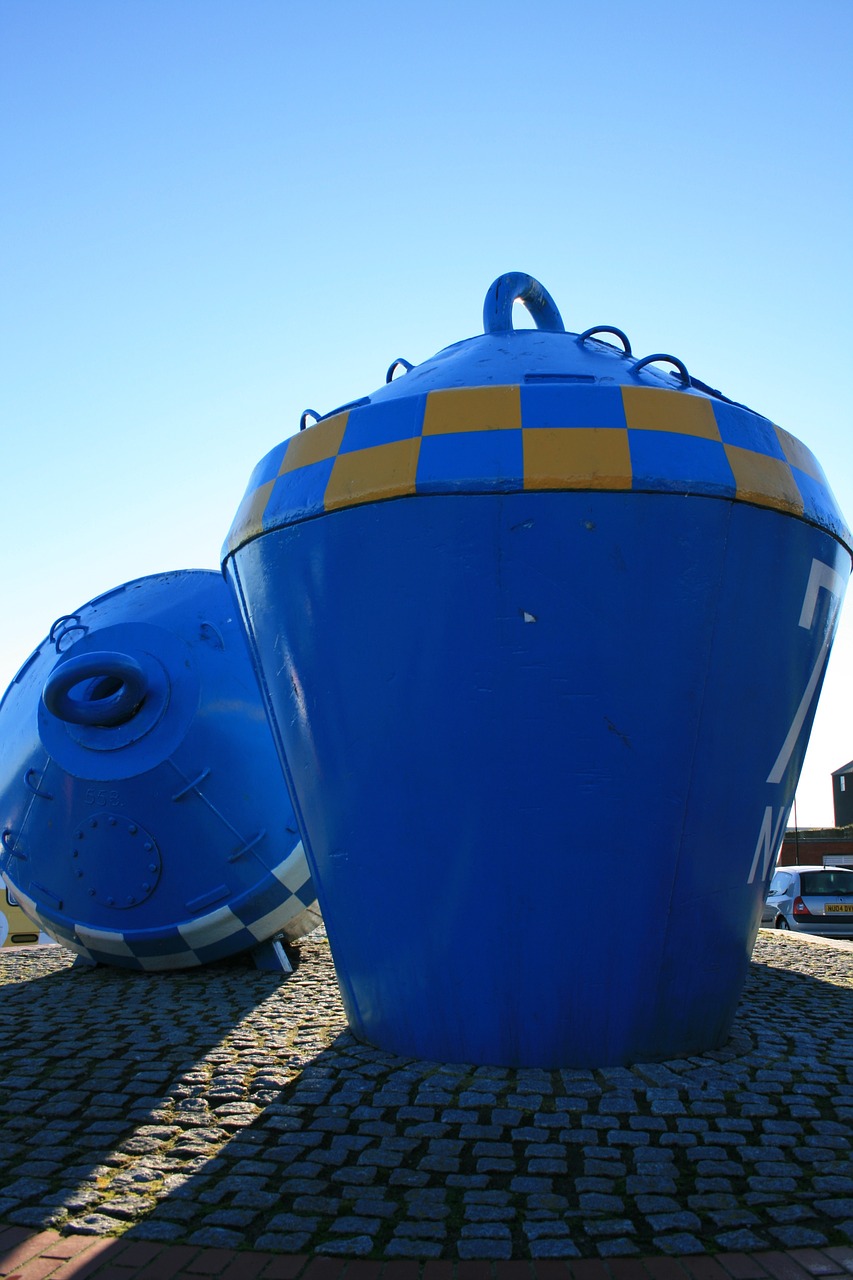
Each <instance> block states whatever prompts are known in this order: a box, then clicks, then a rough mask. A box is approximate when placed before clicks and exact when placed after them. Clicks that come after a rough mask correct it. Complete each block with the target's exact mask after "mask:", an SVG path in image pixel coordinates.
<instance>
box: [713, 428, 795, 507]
mask: <svg viewBox="0 0 853 1280" xmlns="http://www.w3.org/2000/svg"><path fill="white" fill-rule="evenodd" d="M725 449H726V457H727V458H728V460H729V465H730V466H731V469H732V472H733V474H734V478H735V483H736V485H737V498H738V500H739V501H740V502H754V503H755V504H756V505H757V506H759V507H775V508H776V509H777V510H778V511H791V512H793V513H795V514H796V515H802V511H803V499H802V496H801V494H800V491H799V489H798V488H797V485H796V481H795V480H794V477H793V475H792V474H791V468H790V467H789V466H788V464H787V462H783V461H782V460H781V458H770V457H768V455H767V454H765V453H753V452H752V450H751V449H741V448H740V447H739V446H738V445H734V444H727V445H726V446H725Z"/></svg>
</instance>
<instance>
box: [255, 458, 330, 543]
mask: <svg viewBox="0 0 853 1280" xmlns="http://www.w3.org/2000/svg"><path fill="white" fill-rule="evenodd" d="M334 465H335V460H334V458H324V459H323V460H322V462H311V463H309V464H308V466H306V467H299V468H298V470H296V471H286V472H285V473H284V475H283V476H279V477H278V479H277V480H276V482H275V484H274V485H273V487H272V492H271V493H270V496H269V501H268V502H267V505H266V509H265V511H264V528H265V529H269V528H272V527H274V526H275V525H277V524H284V523H289V522H291V521H293V520H302V519H305V518H307V517H308V516H316V515H321V514H322V513H323V511H324V509H325V508H324V505H323V500H324V498H325V496H326V486H327V485H328V483H329V476H330V475H331V474H332V467H333V466H334Z"/></svg>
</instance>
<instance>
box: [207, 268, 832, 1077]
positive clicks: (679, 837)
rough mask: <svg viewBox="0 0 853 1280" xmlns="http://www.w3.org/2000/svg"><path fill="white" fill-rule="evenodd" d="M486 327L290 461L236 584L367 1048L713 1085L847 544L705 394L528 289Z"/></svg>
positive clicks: (309, 433)
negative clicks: (711, 1073) (634, 1071)
mask: <svg viewBox="0 0 853 1280" xmlns="http://www.w3.org/2000/svg"><path fill="white" fill-rule="evenodd" d="M516 297H522V298H523V299H524V300H525V301H526V303H527V305H528V306H529V307H530V309H531V311H532V313H533V315H534V318H535V319H536V320H537V323H540V322H541V326H542V327H540V328H537V329H536V330H519V331H515V330H513V329H512V327H511V307H512V301H513V299H514V298H516ZM484 320H485V328H486V333H485V334H484V336H482V337H480V338H473V339H470V340H467V341H465V342H462V343H457V344H455V345H454V346H451V347H449V348H447V349H446V350H445V351H443V352H440V353H439V354H438V356H436V357H435V358H434V359H433V360H430V361H427V362H425V363H424V364H423V365H420V366H417V367H415V368H412V369H411V370H410V371H408V372H406V373H405V374H404V375H403V376H399V377H397V378H395V379H393V381H390V382H387V383H386V385H385V386H383V387H382V388H380V389H379V390H378V391H377V392H375V393H372V394H371V395H370V396H369V397H366V398H365V399H363V400H361V401H356V402H354V404H353V405H351V406H350V407H348V408H347V407H345V408H344V409H343V410H341V411H338V412H336V413H335V414H332V415H329V416H327V417H325V418H323V419H321V420H320V421H319V422H318V423H317V424H316V425H315V426H313V427H310V428H308V429H306V430H304V431H302V432H300V433H299V434H297V435H296V436H294V437H293V438H291V439H290V440H288V441H285V442H284V443H283V444H282V445H280V446H279V447H278V448H277V449H275V450H273V451H272V452H271V453H270V454H269V455H268V456H267V457H266V458H265V459H263V460H262V461H261V463H259V465H258V467H257V468H256V470H255V473H254V475H253V477H252V480H251V481H250V485H249V490H248V492H247V495H246V498H245V500H244V502H243V504H242V505H241V507H240V510H239V511H238V513H237V516H236V518H235V521H234V525H233V527H232V530H231V533H230V535H229V538H228V541H227V543H226V547H225V550H224V557H225V565H226V571H227V574H228V576H229V579H230V581H231V583H232V585H233V588H234V591H235V595H236V598H237V600H238V602H239V607H240V609H241V611H242V614H243V618H244V622H245V625H246V628H247V632H248V635H249V638H250V645H251V649H252V653H253V657H254V661H255V663H256V666H257V669H258V671H259V673H260V676H261V679H262V682H263V685H264V689H265V694H266V697H267V699H268V707H269V711H270V716H271V721H272V723H273V726H274V731H275V734H276V738H277V742H278V745H279V750H280V752H281V755H282V758H283V760H284V761H285V764H286V769H287V772H288V777H289V785H290V788H291V793H292V796H293V799H294V803H295V807H296V811H297V814H298V817H299V821H300V825H301V827H302V830H303V834H304V837H305V840H306V851H307V854H308V858H309V862H310V864H311V866H312V870H313V871H314V874H315V881H316V884H317V890H318V896H319V900H320V903H321V905H322V908H323V914H324V918H325V921H326V927H327V930H328V934H329V939H330V943H331V947H332V952H333V956H334V959H335V964H336V967H337V971H338V976H339V979H340V983H341V988H342V992H343V996H344V1000H345V1004H346V1009H347V1015H348V1018H349V1021H350V1025H351V1027H352V1028H353V1030H354V1031H355V1032H356V1034H357V1035H359V1036H360V1037H362V1038H363V1039H365V1040H368V1041H370V1042H372V1043H374V1044H377V1045H380V1046H381V1047H383V1048H385V1049H390V1050H393V1051H395V1052H398V1053H403V1054H412V1055H416V1056H420V1057H430V1058H436V1059H441V1060H451V1061H469V1062H478V1063H504V1064H512V1065H535V1066H563V1065H565V1066H606V1065H618V1064H624V1063H628V1062H632V1061H642V1060H652V1059H660V1058H666V1057H671V1056H678V1055H683V1054H689V1053H697V1052H701V1051H703V1050H706V1049H710V1048H713V1047H717V1046H719V1045H720V1044H722V1043H723V1042H724V1040H725V1038H726V1036H727V1034H728V1031H729V1028H730V1025H731V1021H732V1018H733V1016H734V1012H735V1008H736V1005H737V1001H738V997H739V994H740V990H741V985H742V982H743V978H744V976H745V973H746V968H747V964H748V961H749V956H750V954H751V950H752V945H753V942H754V938H755V934H756V931H757V928H758V922H759V918H760V911H761V905H762V901H763V898H764V892H765V887H766V884H767V881H768V877H769V873H770V870H771V867H772V863H773V861H774V859H775V854H776V850H777V848H778V844H779V842H780V840H781V836H782V834H783V833H784V830H785V824H786V816H787V813H788V810H789V807H790V805H791V803H792V799H793V794H794V789H795V786H796V781H797V778H798V776H799V772H800V768H801V765H802V760H803V756H804V753H805V747H806V742H807V739H808V734H809V730H810V727H811V722H812V718H813V715H814V710H815V705H816V700H817V697H818V694H819V690H820V685H821V682H822V679H823V673H824V669H825V664H826V659H827V656H828V652H829V647H830V644H831V640H832V636H833V633H834V628H835V623H836V619H837V614H838V609H839V607H840V603H841V599H842V596H843V593H844V590H845V586H846V582H847V578H848V576H849V572H850V567H851V550H850V548H851V540H850V534H849V532H848V530H847V528H846V525H845V523H844V521H843V518H842V516H841V514H840V512H839V511H838V509H837V506H836V504H835V501H834V499H833V497H832V494H831V492H830V490H829V488H828V485H827V484H826V480H825V477H824V476H823V473H822V471H821V470H820V467H819V466H818V464H817V462H816V461H815V459H814V458H813V456H812V455H811V453H810V452H809V451H808V450H807V449H806V448H805V446H803V445H802V444H801V443H800V442H799V441H798V440H796V439H795V438H794V437H793V436H791V435H789V434H788V433H787V432H785V431H783V430H782V429H781V428H778V427H776V426H775V425H774V424H772V423H770V422H769V421H768V420H767V419H765V418H762V417H761V416H760V415H758V414H755V413H753V412H751V411H750V410H748V409H746V408H744V407H743V406H740V405H736V404H733V403H732V402H731V401H729V400H727V399H726V398H725V397H723V396H721V395H720V394H719V393H715V392H712V391H711V389H710V388H707V387H706V386H705V385H704V384H701V383H697V382H696V380H695V379H692V378H691V377H690V375H689V373H688V372H687V370H686V369H685V368H684V365H683V363H682V362H680V361H677V360H675V359H674V358H673V357H669V356H666V357H662V356H656V357H653V358H654V359H657V360H660V359H665V360H669V361H672V362H673V363H674V365H675V369H676V372H675V373H672V374H669V373H664V372H662V371H659V370H656V369H653V368H652V367H651V366H650V365H649V364H648V363H647V360H648V358H647V359H646V360H638V359H637V358H636V357H635V356H634V354H633V353H632V352H631V349H630V343H629V342H628V341H627V339H626V338H625V335H624V334H622V333H621V331H620V330H616V329H613V328H611V327H610V326H607V327H604V328H597V329H595V330H587V331H586V332H585V333H583V334H580V335H575V334H570V333H566V332H564V331H563V325H562V320H561V318H560V316H559V312H557V310H556V307H555V305H554V303H553V300H551V299H550V297H549V296H548V295H547V294H546V293H545V291H544V290H543V289H542V287H541V286H540V285H538V284H537V283H536V282H535V281H530V279H529V277H519V276H515V277H502V278H501V280H499V281H497V282H496V283H495V285H494V286H493V287H492V289H491V290H490V292H489V295H488V296H487V299H486V306H485V308H484ZM595 332H610V333H613V334H614V335H615V336H616V337H617V338H618V339H619V341H620V343H621V344H622V348H623V349H622V350H619V349H617V348H615V347H613V346H611V345H609V344H606V343H603V342H601V341H597V340H596V339H595V337H594V334H595ZM397 363H398V362H395V365H394V366H392V368H391V369H390V370H389V373H390V374H392V375H393V372H394V369H395V368H396V365H397Z"/></svg>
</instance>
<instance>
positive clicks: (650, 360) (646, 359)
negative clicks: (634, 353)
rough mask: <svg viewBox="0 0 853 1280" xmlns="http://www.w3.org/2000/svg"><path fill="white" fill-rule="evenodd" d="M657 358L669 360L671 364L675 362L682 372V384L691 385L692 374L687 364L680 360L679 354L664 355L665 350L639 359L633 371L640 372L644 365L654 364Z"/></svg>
mask: <svg viewBox="0 0 853 1280" xmlns="http://www.w3.org/2000/svg"><path fill="white" fill-rule="evenodd" d="M655 360H666V361H668V362H669V364H674V365H675V367H676V369H677V370H678V372H679V373H680V374H681V384H682V386H685V387H689V386H690V374H689V373H688V372H687V366H686V365H685V363H684V361H683V360H679V358H678V356H667V355H664V354H663V352H658V354H657V355H653V356H645V357H644V358H643V359H642V360H638V361H637V362H636V364H635V365H634V366H633V367H632V369H631V372H632V373H639V372H640V370H641V369H642V368H643V366H644V365H647V364H653V363H654V362H655Z"/></svg>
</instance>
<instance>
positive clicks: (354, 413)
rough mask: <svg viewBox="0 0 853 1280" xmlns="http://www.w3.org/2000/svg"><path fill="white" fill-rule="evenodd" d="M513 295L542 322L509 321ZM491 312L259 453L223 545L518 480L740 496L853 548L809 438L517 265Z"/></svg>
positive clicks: (500, 285) (534, 484)
mask: <svg viewBox="0 0 853 1280" xmlns="http://www.w3.org/2000/svg"><path fill="white" fill-rule="evenodd" d="M516 301H520V302H521V303H523V305H524V306H525V307H526V308H527V309H528V311H529V312H530V314H531V315H532V317H533V319H534V322H535V324H536V328H535V329H514V328H513V325H512V308H513V304H514V303H515V302H516ZM483 327H484V333H483V334H481V335H479V336H477V337H473V338H467V339H464V340H462V341H460V342H456V343H453V344H452V345H451V346H448V347H445V348H444V349H443V350H442V351H439V352H438V353H437V354H436V355H435V356H433V357H432V358H431V359H429V360H426V361H424V362H423V363H422V364H420V365H411V364H410V363H409V362H408V361H407V360H404V359H402V358H398V359H397V360H395V361H393V363H392V364H391V365H390V367H389V368H388V371H387V374H386V381H385V385H384V386H382V387H380V388H379V389H378V390H376V391H374V392H371V394H370V395H368V396H364V397H362V398H361V399H357V400H353V401H351V402H349V403H348V404H345V405H342V406H340V407H339V408H338V409H335V410H334V411H333V412H331V413H328V414H324V415H322V416H321V415H319V414H317V413H315V412H314V411H312V410H306V411H305V413H304V414H303V415H302V421H301V424H300V426H301V428H302V429H301V430H300V431H299V432H297V433H296V434H295V435H293V436H291V437H290V438H289V439H287V440H285V441H283V442H282V443H281V444H280V445H278V446H277V447H276V448H275V449H272V450H271V451H270V452H269V453H268V454H267V455H266V457H264V458H263V459H261V461H260V462H259V463H258V465H257V466H256V468H255V470H254V472H253V474H252V477H251V479H250V481H249V486H248V489H247V492H246V495H245V497H244V499H243V502H242V503H241V505H240V508H239V510H238V512H237V514H236V516H235V519H234V522H233V524H232V527H231V530H230V532H229V534H228V537H227V539H226V543H225V546H224V548H223V559H225V558H227V556H228V555H230V554H231V553H233V552H234V551H236V550H237V549H238V548H239V547H240V546H242V545H244V544H245V543H246V542H248V541H250V540H251V539H253V538H255V537H258V536H259V535H260V534H262V533H264V532H267V531H268V530H270V529H273V528H278V527H281V526H283V525H287V524H295V523H299V522H300V521H302V520H307V519H312V518H315V517H317V516H320V515H325V514H328V513H332V512H335V511H337V510H340V509H342V508H346V507H350V506H357V505H362V504H364V503H369V502H379V501H386V500H389V499H397V498H403V497H420V496H427V495H433V494H439V493H442V494H451V493H456V494H467V493H500V492H518V491H523V490H539V491H542V490H554V491H558V490H599V491H601V490H614V491H616V490H618V491H625V490H629V491H634V492H666V493H672V494H688V495H689V494H694V495H701V496H705V497H714V498H721V499H729V500H733V501H739V502H747V503H751V504H753V505H756V506H762V507H769V508H772V509H775V510H777V511H780V512H784V513H785V514H787V515H790V516H794V517H797V518H800V519H804V520H807V521H809V522H810V523H813V524H815V525H817V526H819V527H820V528H823V529H825V530H826V531H827V532H828V533H830V534H832V535H833V536H834V537H836V538H837V539H838V540H839V541H841V542H842V543H843V544H844V545H845V546H846V547H847V549H848V550H853V539H851V534H850V531H849V530H848V528H847V525H846V523H845V521H844V518H843V516H842V514H841V512H840V510H839V509H838V505H837V503H836V501H835V498H834V496H833V494H832V491H831V489H830V487H829V485H828V483H827V480H826V476H825V475H824V473H823V471H822V469H821V467H820V464H819V463H818V462H817V460H816V458H815V457H814V455H813V454H812V453H811V451H810V450H809V449H808V448H806V446H805V445H804V444H802V443H801V441H799V440H797V439H796V437H794V436H792V435H790V434H789V433H788V432H787V431H785V430H783V429H782V428H781V427H778V426H776V425H775V424H773V423H772V422H770V421H769V420H768V419H767V418H764V417H762V416H761V415H760V414H757V413H755V412H753V411H752V410H751V409H748V408H746V407H745V406H744V405H740V404H737V403H736V402H734V401H732V400H730V399H728V398H727V397H726V396H724V395H723V394H722V393H721V392H719V391H716V390H715V389H714V388H712V387H710V386H708V385H707V384H705V383H703V382H700V381H699V380H698V379H696V378H694V377H691V375H690V373H689V372H688V370H687V369H686V367H685V365H684V363H683V362H682V361H681V360H680V359H678V357H676V356H673V355H668V354H664V353H662V352H656V353H653V354H650V355H647V356H644V357H641V358H638V357H637V356H636V354H635V353H634V352H633V350H632V348H631V344H630V341H629V339H628V337H627V336H626V334H624V333H623V332H622V330H621V329H619V328H617V327H615V326H611V325H598V326H592V327H591V328H588V329H586V330H584V331H583V332H582V333H572V332H568V331H567V330H566V328H565V325H564V324H563V320H562V317H561V315H560V312H559V310H558V308H557V306H556V304H555V303H554V301H553V299H552V298H551V296H550V294H549V293H548V291H547V290H546V289H545V288H544V287H543V286H542V285H541V284H540V283H539V282H538V281H537V280H535V279H533V277H532V276H529V275H525V274H524V273H522V272H511V273H508V274H506V275H502V276H500V277H499V278H498V279H497V280H495V281H494V283H493V284H492V285H491V287H490V289H489V291H488V293H487V294H486V300H485V304H484V307H483ZM664 364H667V365H668V366H669V368H668V369H666V370H665V369H663V368H662V367H661V366H662V365H664ZM399 370H402V371H403V372H402V373H398V371H399ZM310 419H313V420H314V424H313V425H309V420H310Z"/></svg>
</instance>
